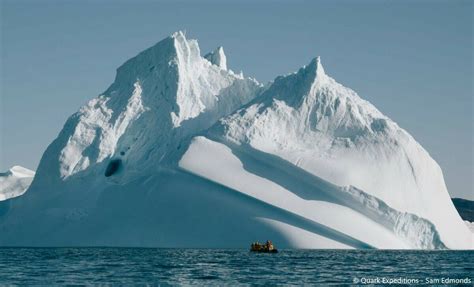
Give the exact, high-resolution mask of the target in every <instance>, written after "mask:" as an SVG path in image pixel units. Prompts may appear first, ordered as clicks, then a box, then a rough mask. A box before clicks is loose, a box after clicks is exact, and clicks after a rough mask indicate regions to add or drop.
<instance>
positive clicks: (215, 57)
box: [204, 46, 227, 70]
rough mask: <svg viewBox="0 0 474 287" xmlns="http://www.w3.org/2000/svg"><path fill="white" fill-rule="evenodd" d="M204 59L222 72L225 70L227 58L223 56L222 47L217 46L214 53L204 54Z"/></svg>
mask: <svg viewBox="0 0 474 287" xmlns="http://www.w3.org/2000/svg"><path fill="white" fill-rule="evenodd" d="M204 58H206V59H207V60H208V61H209V62H211V63H212V64H213V65H216V66H218V67H219V68H221V69H222V70H227V57H226V56H225V53H224V48H223V47H222V46H219V47H217V49H215V50H214V51H212V52H210V53H208V54H206V55H205V56H204Z"/></svg>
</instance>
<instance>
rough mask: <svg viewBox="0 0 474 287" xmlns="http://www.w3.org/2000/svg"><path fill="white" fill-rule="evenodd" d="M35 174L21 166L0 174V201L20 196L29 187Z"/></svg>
mask: <svg viewBox="0 0 474 287" xmlns="http://www.w3.org/2000/svg"><path fill="white" fill-rule="evenodd" d="M34 176H35V172H34V171H32V170H29V169H27V168H24V167H21V166H14V167H12V168H11V169H10V170H8V171H7V172H4V173H0V201H3V200H7V199H10V198H14V197H17V196H20V195H22V194H23V193H25V191H26V190H27V189H28V187H30V184H31V182H32V181H33V178H34Z"/></svg>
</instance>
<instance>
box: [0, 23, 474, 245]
mask: <svg viewBox="0 0 474 287" xmlns="http://www.w3.org/2000/svg"><path fill="white" fill-rule="evenodd" d="M6 205H8V206H6ZM0 210H3V211H4V212H3V213H0V229H1V230H2V233H1V234H0V245H35V246H37V245H43V246H44V245H48V246H52V245H53V246H58V245H75V246H77V245H88V246H90V245H102V246H103V245H110V246H124V245H125V246H161V247H183V246H184V247H246V246H247V245H248V243H249V242H253V241H255V240H257V239H266V238H270V239H272V240H273V241H274V242H278V243H279V244H278V245H279V246H282V247H299V248H303V247H304V248H425V249H443V248H457V249H468V248H471V247H472V241H473V238H472V234H471V232H470V231H469V230H468V228H467V226H466V225H465V224H464V223H463V222H462V220H461V218H460V217H459V215H458V214H457V212H456V210H455V209H454V206H453V204H452V203H451V200H450V198H449V196H448V193H447V190H446V186H445V184H444V180H443V175H442V172H441V169H440V168H439V166H438V165H437V164H436V162H435V161H434V160H433V159H432V158H431V157H430V156H429V154H428V153H427V152H426V151H425V150H424V149H423V148H422V147H421V146H420V145H419V144H418V143H417V142H416V141H415V140H414V139H413V138H412V137H411V136H410V135H409V134H408V133H407V132H406V131H404V130H403V129H401V128H400V127H398V125H397V124H396V123H394V122H393V121H391V120H390V119H388V118H387V117H386V116H384V115H383V114H382V113H380V112H379V111H378V110H377V109H376V108H375V107H374V106H372V105H371V104H370V103H368V102H366V101H364V100H362V99H361V98H359V96H357V94H356V93H355V92H353V91H352V90H350V89H348V88H345V87H343V86H342V85H340V84H338V83H337V82H336V81H335V80H333V79H332V78H330V77H329V76H328V75H326V73H325V71H324V69H323V67H322V65H321V60H320V59H319V58H315V59H314V60H313V61H311V63H310V64H309V65H307V66H305V67H303V68H301V69H300V70H299V71H297V72H296V73H293V74H290V75H286V76H282V77H278V78H276V79H275V81H273V82H272V83H269V84H268V85H265V86H264V85H262V84H260V83H259V82H257V81H256V80H254V79H252V78H246V77H244V76H243V75H242V74H235V73H234V72H232V70H230V69H229V68H228V65H227V58H226V56H225V54H224V50H223V48H222V47H219V48H217V49H216V50H215V51H213V52H211V53H209V54H207V55H206V56H205V57H202V56H201V53H200V50H199V46H198V44H197V42H196V41H195V40H188V39H186V37H185V35H184V34H183V33H181V32H177V33H175V34H173V35H172V36H170V37H168V38H166V39H164V40H162V41H161V42H159V43H158V44H156V45H155V46H153V47H151V48H149V49H147V50H145V51H143V52H142V53H140V54H138V55H137V56H136V57H134V58H132V59H130V60H129V61H127V62H126V63H124V64H123V65H122V66H121V67H120V68H119V69H118V70H117V76H116V78H115V81H114V83H113V84H112V85H111V86H110V87H109V88H108V89H107V90H106V91H105V92H104V93H103V94H101V95H100V96H99V97H97V98H95V99H93V100H91V101H90V102H89V103H88V104H87V105H85V106H84V107H82V108H81V109H80V110H79V112H77V113H76V114H74V115H72V116H71V117H70V118H69V119H68V121H67V122H66V124H65V125H64V128H63V130H62V131H61V132H60V134H59V136H58V137H57V139H56V140H54V141H53V143H52V144H51V145H50V146H49V147H48V149H47V150H46V151H45V153H44V155H43V158H42V160H41V162H40V165H39V167H38V170H37V174H36V177H35V179H34V181H33V183H32V185H31V187H30V188H29V190H28V192H27V193H25V194H24V195H23V196H21V197H18V198H15V199H14V200H9V201H6V202H3V203H2V202H0Z"/></svg>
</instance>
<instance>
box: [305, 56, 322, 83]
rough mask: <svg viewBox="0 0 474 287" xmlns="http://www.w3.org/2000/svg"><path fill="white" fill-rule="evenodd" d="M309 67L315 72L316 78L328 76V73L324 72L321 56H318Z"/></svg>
mask: <svg viewBox="0 0 474 287" xmlns="http://www.w3.org/2000/svg"><path fill="white" fill-rule="evenodd" d="M307 68H308V69H309V70H310V71H311V72H312V73H314V77H315V79H318V78H322V77H324V76H326V73H325V72H324V67H323V65H322V64H321V57H320V56H317V57H316V58H314V59H313V60H311V62H310V63H309V65H308V66H307Z"/></svg>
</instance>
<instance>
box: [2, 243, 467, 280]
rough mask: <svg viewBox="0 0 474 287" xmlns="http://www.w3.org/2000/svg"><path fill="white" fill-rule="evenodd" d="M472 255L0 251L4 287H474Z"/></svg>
mask: <svg viewBox="0 0 474 287" xmlns="http://www.w3.org/2000/svg"><path fill="white" fill-rule="evenodd" d="M473 255H474V253H473V252H472V251H377V250H342V251H340V250H281V251H280V252H279V253H278V254H254V253H250V252H249V251H247V250H215V249H183V250H180V249H154V248H0V285H12V284H13V285H84V284H86V285H95V284H98V285H103V284H114V285H115V284H119V285H123V284H125V285H137V284H140V285H143V284H149V285H164V286H167V285H330V284H334V285H341V284H349V285H352V284H355V285H369V284H372V285H388V284H391V285H398V284H401V285H460V284H466V285H472V282H474V278H473V276H474V274H473V271H474V256H473Z"/></svg>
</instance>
